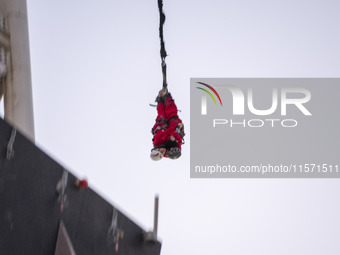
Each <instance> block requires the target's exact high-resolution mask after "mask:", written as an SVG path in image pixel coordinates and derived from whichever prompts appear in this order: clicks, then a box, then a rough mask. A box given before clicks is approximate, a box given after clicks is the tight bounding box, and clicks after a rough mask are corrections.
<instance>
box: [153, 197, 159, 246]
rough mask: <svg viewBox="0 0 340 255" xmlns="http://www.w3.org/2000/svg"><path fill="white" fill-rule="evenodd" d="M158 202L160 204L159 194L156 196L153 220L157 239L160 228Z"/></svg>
mask: <svg viewBox="0 0 340 255" xmlns="http://www.w3.org/2000/svg"><path fill="white" fill-rule="evenodd" d="M158 204H159V197H158V195H156V196H155V216H154V222H153V234H154V237H155V239H156V240H157V230H158Z"/></svg>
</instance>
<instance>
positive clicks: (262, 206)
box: [28, 0, 340, 255]
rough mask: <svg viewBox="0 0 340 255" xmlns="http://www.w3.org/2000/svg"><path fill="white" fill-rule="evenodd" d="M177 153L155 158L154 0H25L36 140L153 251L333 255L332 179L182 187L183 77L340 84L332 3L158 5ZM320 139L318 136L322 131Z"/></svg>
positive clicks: (335, 185) (337, 228)
mask: <svg viewBox="0 0 340 255" xmlns="http://www.w3.org/2000/svg"><path fill="white" fill-rule="evenodd" d="M164 11H165V14H166V16H167V21H166V24H165V27H164V36H165V43H166V50H167V52H168V55H169V56H168V58H167V64H168V83H169V89H170V91H171V92H172V94H173V96H174V98H175V100H176V102H177V105H178V107H179V108H180V109H181V110H182V113H181V115H180V116H181V118H182V119H183V121H184V123H185V127H186V131H187V136H186V144H185V145H184V146H183V147H182V148H183V156H182V157H181V158H180V159H179V160H176V161H171V160H163V161H161V162H153V161H151V160H150V159H149V152H150V149H151V145H152V143H151V138H152V136H151V133H150V129H151V127H152V125H153V123H154V119H155V117H156V109H155V108H152V107H150V106H149V103H152V102H153V101H154V98H155V96H156V94H157V92H158V90H159V89H160V88H161V82H162V77H161V69H160V57H159V48H160V46H159V37H158V26H159V14H158V8H157V1H156V0H152V1H151V0H144V1H138V0H131V1H118V0H110V1H109V0H102V1H90V0H73V1H69V0H59V1H46V0H28V17H29V32H30V47H31V63H32V84H33V99H34V113H35V130H36V142H37V145H38V146H39V147H41V148H42V149H44V150H45V151H46V152H47V153H48V154H49V155H50V156H52V157H53V158H54V159H56V160H57V161H58V162H60V163H61V164H62V165H64V166H65V167H67V168H68V169H69V170H70V171H71V172H73V173H74V174H75V175H77V176H79V177H85V176H86V177H87V178H88V180H89V184H90V187H91V188H93V189H94V190H96V191H97V192H98V193H99V194H101V195H102V196H104V197H105V198H106V199H107V200H109V201H110V202H111V203H113V205H115V206H117V207H118V208H120V209H121V210H122V211H123V212H124V213H125V214H126V215H128V216H129V217H131V218H132V219H133V220H134V221H135V222H136V223H137V224H139V225H140V226H142V227H143V228H144V229H146V230H148V229H151V228H152V224H153V199H154V195H155V194H156V193H158V194H159V195H160V218H159V237H160V240H161V241H162V244H163V247H162V255H187V254H195V255H206V254H214V255H225V254H240V255H244V254H261V255H267V254H268V255H272V254H290V255H292V254H294V255H295V254H296V255H298V254H299V255H300V254H308V255H313V254H315V255H316V254H329V255H332V254H334V255H335V254H339V253H340V243H339V242H338V239H339V234H340V220H339V215H340V206H339V203H340V202H339V201H340V200H339V197H338V194H339V191H340V185H339V184H340V183H339V180H335V179H328V180H322V179H317V180H312V179H293V180H289V179H269V180H268V179H232V180H230V179H212V180H208V179H206V180H205V179H200V180H197V179H190V177H189V165H190V157H189V155H190V123H189V119H190V108H189V101H190V94H189V79H190V78H191V77H339V76H340V50H339V45H340V37H339V31H340V16H339V13H340V2H339V1H336V0H318V1H314V0H308V1H307V0H294V1H292V0H286V1H273V0H271V1H269V0H259V1H250V0H242V1H219V0H210V1H197V0H196V1H194V0H186V1H183V0H182V1H180V0H171V1H170V0H165V1H164ZM323 135H325V134H323Z"/></svg>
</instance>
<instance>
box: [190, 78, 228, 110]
mask: <svg viewBox="0 0 340 255" xmlns="http://www.w3.org/2000/svg"><path fill="white" fill-rule="evenodd" d="M197 83H198V84H201V85H203V86H206V87H207V88H209V89H210V90H211V91H212V92H214V94H215V95H216V96H217V98H218V100H219V101H220V104H221V106H222V100H221V98H220V95H219V94H218V93H217V91H216V90H215V89H214V88H213V87H212V86H210V85H209V84H206V83H203V82H197ZM196 88H198V89H200V90H203V91H204V92H206V93H207V94H208V95H209V96H210V97H211V98H212V99H213V100H214V103H215V105H217V103H216V100H215V98H214V96H213V94H211V92H210V91H208V90H207V89H204V88H201V87H196Z"/></svg>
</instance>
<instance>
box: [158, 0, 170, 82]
mask: <svg viewBox="0 0 340 255" xmlns="http://www.w3.org/2000/svg"><path fill="white" fill-rule="evenodd" d="M158 10H159V38H160V39H161V50H160V53H161V60H162V74H163V88H167V86H168V84H167V82H166V63H165V58H166V56H167V53H166V50H165V45H164V39H163V25H164V23H165V14H164V12H163V0H158Z"/></svg>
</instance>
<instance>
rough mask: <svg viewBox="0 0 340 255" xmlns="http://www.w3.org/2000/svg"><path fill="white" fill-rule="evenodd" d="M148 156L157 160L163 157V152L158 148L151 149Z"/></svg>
mask: <svg viewBox="0 0 340 255" xmlns="http://www.w3.org/2000/svg"><path fill="white" fill-rule="evenodd" d="M150 158H151V159H152V160H154V161H158V160H161V159H162V158H163V154H162V153H161V152H160V151H159V150H152V151H151V154H150Z"/></svg>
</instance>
